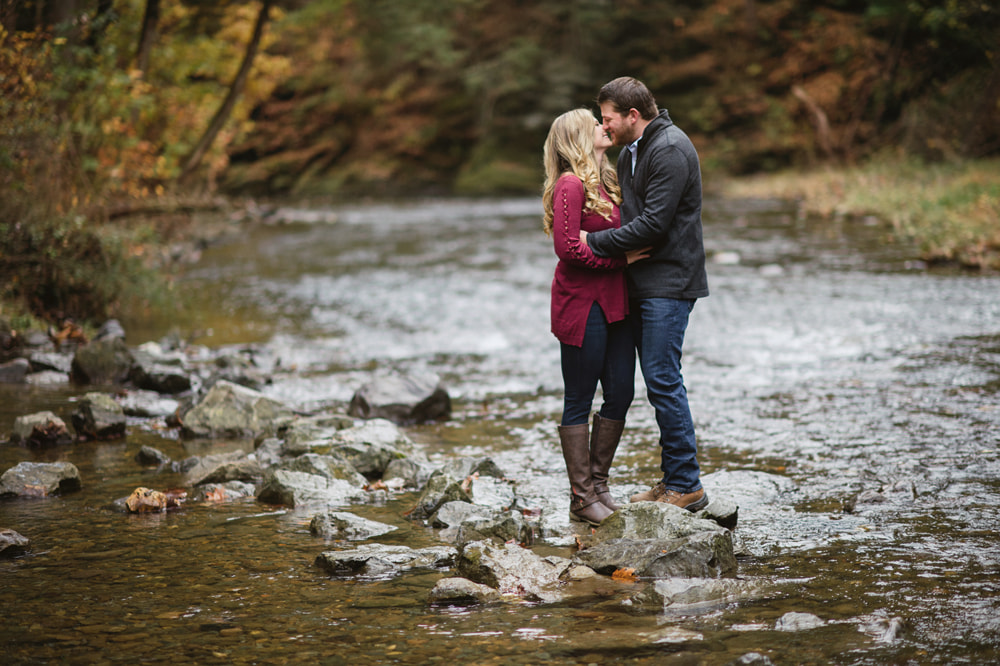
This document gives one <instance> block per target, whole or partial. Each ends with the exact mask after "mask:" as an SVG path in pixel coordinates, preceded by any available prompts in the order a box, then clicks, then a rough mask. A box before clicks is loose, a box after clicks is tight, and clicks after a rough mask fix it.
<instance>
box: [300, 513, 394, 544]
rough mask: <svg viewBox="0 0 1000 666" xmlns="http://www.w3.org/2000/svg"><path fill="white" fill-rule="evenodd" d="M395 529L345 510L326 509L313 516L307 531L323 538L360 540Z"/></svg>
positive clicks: (392, 526)
mask: <svg viewBox="0 0 1000 666" xmlns="http://www.w3.org/2000/svg"><path fill="white" fill-rule="evenodd" d="M395 529H397V528H396V526H395V525H386V524H385V523H380V522H377V521H374V520H368V519H367V518H362V517H361V516H356V515H354V514H353V513H349V512H347V511H328V512H326V513H321V514H317V515H315V516H313V518H312V520H311V521H310V523H309V533H310V534H312V535H313V536H317V537H322V538H324V539H328V540H332V539H347V540H348V541H361V540H363V539H370V538H371V537H374V536H379V535H382V534H387V533H389V532H392V531H393V530H395Z"/></svg>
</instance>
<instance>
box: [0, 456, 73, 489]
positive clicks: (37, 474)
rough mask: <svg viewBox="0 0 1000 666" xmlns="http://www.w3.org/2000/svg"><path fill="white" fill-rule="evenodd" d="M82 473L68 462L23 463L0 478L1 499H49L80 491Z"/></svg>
mask: <svg viewBox="0 0 1000 666" xmlns="http://www.w3.org/2000/svg"><path fill="white" fill-rule="evenodd" d="M80 485H81V484H80V471H79V470H78V469H77V468H76V465H74V464H73V463H68V462H54V463H36V462H21V463H18V464H17V465H15V466H14V467H11V468H10V469H8V470H7V471H6V472H4V473H3V476H0V497H49V496H51V495H60V494H64V493H68V492H72V491H74V490H79V489H80Z"/></svg>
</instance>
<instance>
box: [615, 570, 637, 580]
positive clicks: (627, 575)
mask: <svg viewBox="0 0 1000 666" xmlns="http://www.w3.org/2000/svg"><path fill="white" fill-rule="evenodd" d="M611 580H620V581H622V582H626V583H635V582H637V581H638V580H639V577H638V576H636V575H635V569H628V568H626V569H615V572H614V573H613V574H611Z"/></svg>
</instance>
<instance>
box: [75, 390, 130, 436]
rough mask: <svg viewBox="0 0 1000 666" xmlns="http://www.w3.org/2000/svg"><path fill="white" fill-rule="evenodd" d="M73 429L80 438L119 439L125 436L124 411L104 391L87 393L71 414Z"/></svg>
mask: <svg viewBox="0 0 1000 666" xmlns="http://www.w3.org/2000/svg"><path fill="white" fill-rule="evenodd" d="M71 418H72V421H73V429H74V430H76V434H77V436H78V437H79V438H81V439H99V440H109V439H119V438H121V437H124V436H125V425H126V420H125V411H124V410H123V409H122V408H121V405H119V404H118V403H117V402H115V399H114V398H112V397H111V396H110V395H107V394H104V393H94V392H91V393H87V394H86V395H84V396H83V398H81V399H80V402H79V403H78V404H77V407H76V410H74V412H73V414H72V417H71Z"/></svg>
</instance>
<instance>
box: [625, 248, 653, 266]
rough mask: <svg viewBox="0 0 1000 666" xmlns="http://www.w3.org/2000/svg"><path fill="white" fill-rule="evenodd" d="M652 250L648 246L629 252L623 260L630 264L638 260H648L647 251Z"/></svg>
mask: <svg viewBox="0 0 1000 666" xmlns="http://www.w3.org/2000/svg"><path fill="white" fill-rule="evenodd" d="M652 249H653V247H652V246H649V247H641V248H639V249H638V250H629V251H628V252H626V253H625V260H626V261H628V263H630V264H634V263H635V262H637V261H639V260H640V259H648V258H649V251H650V250H652Z"/></svg>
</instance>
